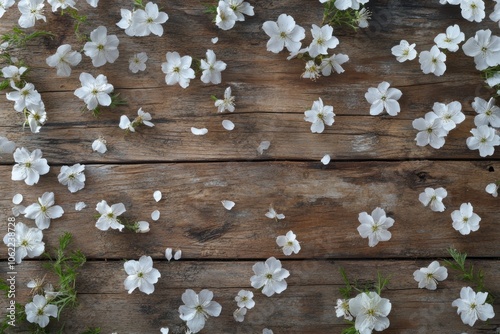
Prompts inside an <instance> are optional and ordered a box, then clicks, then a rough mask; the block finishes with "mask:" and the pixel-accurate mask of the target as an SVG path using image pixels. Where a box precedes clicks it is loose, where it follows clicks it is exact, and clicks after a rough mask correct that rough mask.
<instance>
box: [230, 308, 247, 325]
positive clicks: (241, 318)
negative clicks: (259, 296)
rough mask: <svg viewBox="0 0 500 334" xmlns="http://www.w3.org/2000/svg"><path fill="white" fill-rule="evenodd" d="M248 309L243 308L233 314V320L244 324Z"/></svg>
mask: <svg viewBox="0 0 500 334" xmlns="http://www.w3.org/2000/svg"><path fill="white" fill-rule="evenodd" d="M247 311H248V310H247V309H246V308H244V307H242V308H238V309H236V310H235V311H234V312H233V318H234V320H236V321H238V322H243V321H244V320H245V315H246V314H247Z"/></svg>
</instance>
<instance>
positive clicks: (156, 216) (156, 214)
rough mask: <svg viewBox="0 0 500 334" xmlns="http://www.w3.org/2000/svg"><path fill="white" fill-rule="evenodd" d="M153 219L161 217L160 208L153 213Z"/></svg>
mask: <svg viewBox="0 0 500 334" xmlns="http://www.w3.org/2000/svg"><path fill="white" fill-rule="evenodd" d="M151 219H153V220H154V221H157V220H158V219H160V211H158V210H155V211H153V212H152V213H151Z"/></svg>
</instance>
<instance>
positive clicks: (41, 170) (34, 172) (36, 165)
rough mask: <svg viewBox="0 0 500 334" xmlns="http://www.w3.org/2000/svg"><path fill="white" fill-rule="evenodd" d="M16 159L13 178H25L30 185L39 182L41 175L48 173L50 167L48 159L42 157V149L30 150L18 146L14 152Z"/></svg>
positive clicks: (15, 179) (19, 179) (14, 179)
mask: <svg viewBox="0 0 500 334" xmlns="http://www.w3.org/2000/svg"><path fill="white" fill-rule="evenodd" d="M14 161H15V162H16V164H15V165H14V166H13V167H12V180H13V181H21V180H24V182H25V183H26V184H27V185H29V186H32V185H34V184H35V183H38V180H39V179H40V175H45V174H47V173H48V172H49V169H50V167H49V165H48V164H47V159H43V158H42V151H41V150H40V149H36V150H34V151H33V152H30V151H28V150H27V149H25V148H24V147H21V148H17V149H16V151H15V152H14Z"/></svg>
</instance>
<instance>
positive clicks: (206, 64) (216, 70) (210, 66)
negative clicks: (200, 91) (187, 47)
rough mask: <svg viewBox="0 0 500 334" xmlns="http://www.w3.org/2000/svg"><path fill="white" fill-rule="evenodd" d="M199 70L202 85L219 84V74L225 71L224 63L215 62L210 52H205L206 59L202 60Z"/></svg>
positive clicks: (215, 59)
mask: <svg viewBox="0 0 500 334" xmlns="http://www.w3.org/2000/svg"><path fill="white" fill-rule="evenodd" d="M200 69H202V70H203V73H202V74H201V81H202V82H204V83H210V82H211V83H213V84H216V85H217V84H220V83H221V72H222V71H224V70H225V69H226V63H225V62H223V61H221V60H217V58H216V56H215V53H214V52H213V51H212V50H207V59H202V60H201V64H200Z"/></svg>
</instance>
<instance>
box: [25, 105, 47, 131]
mask: <svg viewBox="0 0 500 334" xmlns="http://www.w3.org/2000/svg"><path fill="white" fill-rule="evenodd" d="M25 116H27V117H26V121H25V124H27V125H29V127H30V130H31V132H32V133H38V132H40V129H41V128H42V125H44V124H45V122H46V121H47V112H45V104H44V103H43V102H42V101H40V103H39V104H38V105H36V106H31V107H30V108H29V109H26V110H25Z"/></svg>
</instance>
